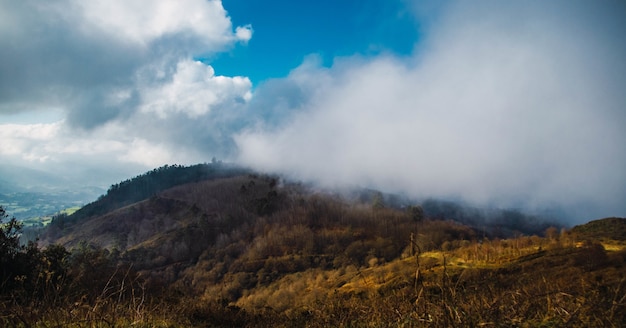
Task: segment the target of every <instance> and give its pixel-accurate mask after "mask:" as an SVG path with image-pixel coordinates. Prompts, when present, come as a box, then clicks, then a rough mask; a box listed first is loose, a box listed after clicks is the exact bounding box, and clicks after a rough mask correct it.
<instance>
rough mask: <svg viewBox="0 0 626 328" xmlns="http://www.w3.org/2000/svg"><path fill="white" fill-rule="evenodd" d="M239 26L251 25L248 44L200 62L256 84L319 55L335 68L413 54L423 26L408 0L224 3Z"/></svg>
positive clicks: (247, 0)
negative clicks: (346, 60) (340, 60)
mask: <svg viewBox="0 0 626 328" xmlns="http://www.w3.org/2000/svg"><path fill="white" fill-rule="evenodd" d="M223 5H224V8H225V9H226V10H227V11H228V13H229V16H230V17H231V19H232V22H233V26H243V25H247V24H251V25H252V28H253V30H254V34H253V36H252V39H251V40H250V42H249V43H248V44H246V45H238V46H236V47H234V48H233V49H231V50H230V51H228V52H225V53H222V54H219V55H216V56H211V57H203V56H198V57H196V58H195V59H196V60H200V61H203V62H205V63H207V64H211V65H212V66H213V67H214V69H215V72H216V74H219V75H226V76H247V77H249V78H250V79H251V80H252V82H253V84H255V85H257V84H258V83H259V82H262V81H263V80H266V79H268V78H280V77H284V76H286V75H288V74H289V72H290V71H291V70H292V69H294V68H296V67H297V66H298V65H300V64H301V63H302V62H303V60H304V58H305V57H306V56H308V55H311V54H315V55H317V56H319V58H320V59H321V64H322V65H323V66H326V67H329V66H331V65H332V64H333V61H334V59H335V58H337V57H345V56H353V55H360V56H375V55H378V54H380V53H383V52H386V53H392V54H394V55H399V56H403V55H409V54H411V53H412V51H413V48H414V45H415V44H416V42H417V41H418V39H419V25H418V22H417V21H416V20H415V18H414V15H412V13H410V12H409V11H408V9H407V7H406V2H405V1H402V0H370V1H361V0H335V1H333V0H318V1H292V0H291V1H290V0H263V1H261V0H224V1H223Z"/></svg>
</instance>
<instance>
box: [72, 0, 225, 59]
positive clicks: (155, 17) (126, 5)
mask: <svg viewBox="0 0 626 328" xmlns="http://www.w3.org/2000/svg"><path fill="white" fill-rule="evenodd" d="M72 4H73V5H74V6H76V7H78V8H80V13H79V14H80V17H79V18H80V26H82V28H83V29H84V30H85V32H86V33H100V34H104V35H110V36H112V37H113V38H114V39H117V40H124V41H127V42H130V43H133V44H139V45H144V46H147V45H149V44H150V43H152V42H154V41H155V40H158V39H159V38H163V37H168V36H172V35H175V34H186V35H194V36H201V38H197V41H200V42H201V44H202V46H203V47H211V48H215V47H221V46H224V45H225V44H227V43H229V42H231V41H232V39H233V36H232V32H231V30H232V28H231V22H230V19H229V18H228V16H227V15H226V11H225V10H224V8H223V7H222V3H221V1H215V0H210V1H207V0H159V1H153V0H124V1H110V0H95V1H80V0H73V1H72ZM64 8H65V7H64Z"/></svg>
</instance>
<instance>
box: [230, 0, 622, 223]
mask: <svg viewBox="0 0 626 328" xmlns="http://www.w3.org/2000/svg"><path fill="white" fill-rule="evenodd" d="M569 4H570V3H568V4H567V5H565V4H564V3H559V4H557V3H550V4H547V3H545V2H541V3H539V2H524V3H517V4H510V3H508V4H502V3H498V2H482V3H481V4H480V5H476V3H473V2H472V3H467V2H460V3H449V4H447V6H445V8H440V10H444V11H445V12H444V13H443V14H442V15H441V17H440V18H439V19H438V20H437V21H435V22H432V24H431V25H430V26H428V27H427V28H426V31H425V33H424V37H425V42H423V43H421V44H419V45H418V46H417V47H416V49H415V50H414V53H413V55H411V56H409V57H408V58H404V57H402V58H400V57H397V56H393V55H381V56H377V57H375V58H367V57H350V58H338V59H336V61H335V63H334V65H333V67H331V68H330V69H328V68H323V67H320V66H319V65H316V62H315V58H314V57H312V58H309V59H308V60H307V61H306V62H305V63H304V64H303V65H302V66H301V67H299V68H298V69H296V70H294V71H293V72H292V74H291V75H290V76H289V77H288V78H287V80H288V81H291V85H297V86H299V87H300V89H299V91H300V92H302V93H303V94H304V96H303V97H302V98H301V99H305V100H304V102H303V103H301V104H298V105H297V106H298V110H296V111H294V112H292V114H291V115H288V119H283V122H282V123H281V124H278V126H272V125H271V124H270V126H263V125H261V126H258V127H255V128H252V129H248V130H246V131H244V132H243V133H240V134H238V136H237V137H236V141H237V146H238V148H239V150H240V154H239V157H238V159H239V160H240V161H241V162H243V163H247V164H250V165H255V166H257V167H261V168H264V169H268V170H276V171H279V172H289V173H290V174H292V175H293V176H295V177H299V178H304V179H311V180H315V181H320V182H321V183H323V184H325V185H331V186H336V185H346V184H348V185H369V186H375V187H378V188H383V189H385V190H392V191H404V192H407V193H409V194H411V195H415V196H421V197H427V196H437V197H458V198H461V199H464V200H467V201H470V202H473V203H478V204H493V205H497V206H513V207H527V208H531V209H539V208H550V207H560V208H562V209H564V210H565V211H566V212H567V213H568V215H569V216H571V218H572V219H573V220H576V221H578V220H584V219H590V218H593V217H595V216H607V215H624V213H626V170H624V168H623V166H624V162H625V160H626V145H625V144H624V140H626V138H625V137H626V135H625V134H624V128H623V127H624V124H625V123H626V110H625V109H626V107H625V105H626V101H625V100H626V98H624V95H623V87H624V85H626V84H625V82H626V64H625V62H624V60H623V59H624V58H626V47H625V45H626V42H625V41H624V39H623V38H622V37H621V35H623V33H624V32H626V29H624V26H625V24H624V21H625V20H624V17H626V16H624V13H625V11H624V5H623V3H622V4H614V6H609V5H607V6H605V7H603V8H598V7H597V6H594V5H592V4H589V3H576V4H577V5H573V4H574V3H571V4H572V5H569ZM417 9H422V8H417ZM293 94H294V93H293V92H288V95H293ZM257 96H259V95H257ZM285 99H289V98H288V97H285ZM292 102H293V101H292Z"/></svg>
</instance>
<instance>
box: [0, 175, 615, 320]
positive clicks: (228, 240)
mask: <svg viewBox="0 0 626 328" xmlns="http://www.w3.org/2000/svg"><path fill="white" fill-rule="evenodd" d="M212 165H213V164H212ZM212 168H215V167H212ZM168 170H174V169H171V168H166V169H163V172H174V171H177V170H180V171H178V172H183V171H184V169H182V170H181V168H178V167H177V168H175V170H174V171H168ZM192 170H194V169H192ZM157 171H158V170H157ZM163 172H161V173H160V174H163ZM211 172H212V173H211V174H208V175H203V178H192V179H191V180H192V181H190V182H184V183H177V185H175V186H173V187H171V188H167V187H164V186H166V185H168V184H167V183H156V182H155V183H152V184H147V185H151V186H157V187H155V188H153V189H151V190H150V192H144V193H142V194H141V196H136V197H137V198H133V199H132V200H129V199H124V198H122V197H120V196H118V195H119V194H116V193H118V192H119V190H120V187H119V186H118V187H113V188H111V189H110V190H109V193H108V194H107V195H106V196H104V197H102V198H101V199H100V200H98V201H97V202H94V203H93V204H92V205H91V208H92V209H94V208H95V209H99V210H100V211H101V212H98V213H96V212H93V211H92V212H87V211H85V210H84V211H83V212H82V214H79V215H76V214H74V215H70V216H67V217H60V218H56V220H55V221H54V222H53V223H52V224H51V225H50V226H49V227H48V229H47V231H46V233H45V234H44V235H43V236H42V239H41V245H50V246H48V248H49V249H53V250H54V249H56V248H54V247H57V246H52V245H53V244H60V245H63V247H66V248H67V249H69V250H71V253H68V255H67V257H64V258H65V260H64V262H63V261H61V262H59V263H67V264H66V265H68V268H67V269H64V270H65V271H63V272H65V273H64V275H65V276H64V277H66V278H65V279H62V280H59V281H58V282H57V283H56V284H57V285H53V286H57V287H54V289H53V290H60V291H63V290H66V289H65V288H66V287H63V286H65V285H63V281H68V282H72V285H71V288H70V287H67V291H66V292H64V293H66V294H59V293H61V292H55V293H56V294H54V295H55V296H54V297H55V299H57V301H55V302H57V303H54V304H57V305H55V306H56V307H57V308H56V309H55V308H49V310H48V311H50V312H46V310H45V309H46V307H42V309H41V310H40V311H41V312H37V313H31V314H30V316H32V318H31V319H28V320H30V321H28V320H27V319H23V320H25V321H27V322H38V321H37V320H56V321H58V322H61V323H74V324H76V322H81V321H80V320H86V321H82V322H85V325H84V326H89V325H90V324H92V323H93V324H98V323H99V324H105V323H108V324H109V325H111V324H112V323H115V325H121V326H124V325H129V324H131V323H132V322H135V321H136V322H140V323H145V324H146V325H147V326H154V325H156V323H157V322H161V323H164V322H165V323H167V324H159V325H167V326H174V327H189V326H197V327H207V326H209V327H214V326H241V327H243V326H249V327H257V326H282V327H294V326H295V327H298V326H308V327H328V326H335V327H348V326H351V327H352V326H359V327H360V326H372V325H373V326H397V327H406V326H409V327H422V326H423V327H449V326H496V323H497V324H500V325H506V326H511V325H513V326H516V325H517V326H572V327H589V326H619V323H620V322H625V320H626V291H625V290H624V288H623V283H624V281H626V271H625V270H624V268H625V267H624V262H625V260H626V252H625V251H624V247H623V246H622V244H621V243H620V242H616V241H614V239H615V238H613V237H614V236H612V235H608V234H606V233H605V232H609V231H610V230H611V229H605V230H603V231H604V232H596V234H595V235H593V236H588V235H585V236H583V234H581V232H580V231H579V230H580V228H578V227H577V228H574V229H572V230H571V231H565V230H563V231H562V232H560V233H559V229H557V228H550V229H547V230H546V233H545V236H538V235H533V234H532V233H533V231H536V229H538V227H541V226H545V225H546V224H547V223H545V222H540V221H532V220H529V222H526V221H524V220H526V218H530V217H529V216H525V215H524V214H522V213H519V212H518V211H512V212H507V211H505V210H502V211H493V210H489V211H482V212H481V211H479V210H476V209H473V210H472V209H467V208H463V207H461V206H458V205H455V204H453V203H449V202H437V201H434V200H429V201H428V202H425V203H422V204H406V205H407V206H405V205H402V204H396V203H393V204H391V203H390V202H389V201H388V200H389V197H386V196H385V195H382V194H380V193H376V192H373V193H372V192H369V191H367V192H365V193H362V195H361V196H359V197H353V196H348V197H343V196H340V195H338V194H330V193H326V192H319V191H314V190H312V189H309V188H307V187H306V186H303V185H301V184H298V183H289V182H285V181H281V180H280V179H278V178H277V177H274V176H267V175H262V174H254V173H250V172H243V171H238V169H235V168H229V169H228V170H227V171H226V173H224V172H221V173H217V172H218V171H211ZM151 174H159V172H155V173H151ZM164 175H165V176H167V175H169V174H164ZM190 176H193V175H190ZM154 177H155V176H152V177H151V178H150V179H155V178H154ZM144 178H145V176H140V177H139V178H135V179H131V180H129V182H126V183H123V185H124V186H126V187H125V188H129V190H131V189H136V187H135V186H136V185H146V183H144V182H142V181H145V180H144ZM155 180H158V179H155ZM182 180H184V179H182ZM178 181H181V180H178ZM170 186H171V184H170ZM363 195H366V196H363ZM115 200H121V201H120V202H116V201H115ZM105 208H106V209H107V210H106V211H105V210H103V209H105ZM90 211H91V210H90ZM478 212H480V213H478ZM77 213H78V212H77ZM85 213H91V215H85ZM433 213H434V214H433ZM455 213H456V214H455ZM484 213H490V216H488V217H487V216H486V215H485V214H484ZM507 215H509V216H507ZM520 220H521V221H520ZM537 220H538V219H537ZM603 222H604V223H603V225H604V226H611V225H612V224H613V221H603ZM616 222H617V221H616ZM619 222H622V221H619ZM472 223H478V224H476V225H472ZM489 224H492V225H489ZM590 224H591V225H594V224H595V223H590ZM527 227H530V228H529V230H525V231H524V229H526V228H527ZM520 230H522V231H520ZM503 231H504V232H503ZM506 231H515V234H514V235H513V234H507V233H506ZM594 231H596V230H594ZM583 240H584V241H585V242H584V243H579V242H580V241H583ZM61 254H62V253H61ZM61 257H63V256H61ZM48 261H49V260H48ZM46 263H48V262H46ZM52 263H53V262H52ZM62 267H63V266H62ZM81 270H82V271H81ZM48 271H50V269H48ZM50 272H57V271H50ZM571 277H576V279H571ZM24 288H25V287H24ZM118 290H119V292H118ZM43 295H44V296H46V295H49V294H43ZM58 300H65V301H64V302H67V303H63V302H61V303H58V302H60V301H58ZM7 304H8V303H7ZM29 304H31V305H32V303H29ZM63 304H68V305H63ZM69 304H73V305H71V306H72V307H74V306H75V304H81V306H84V307H79V309H82V310H76V311H75V312H68V314H66V315H63V316H60V317H59V314H58V313H60V312H59V311H58V307H63V306H70V305H69ZM144 304H145V306H144ZM96 305H97V306H96ZM18 310H19V308H18V309H17V310H16V309H15V308H12V307H8V308H7V307H5V308H4V310H3V311H4V312H3V313H5V316H4V318H5V319H0V320H9V319H11V318H14V319H15V320H18V321H19V320H22V319H18V318H19V317H17V316H16V315H15V313H20V312H19V311H18ZM7 311H8V312H7ZM6 313H8V314H6ZM53 313H56V314H54V315H53ZM72 313H73V314H72ZM24 318H25V317H24ZM29 318H30V317H29ZM42 318H43V319H42ZM46 318H47V319H46ZM85 318H87V319H85ZM11 320H13V319H11ZM18 321H15V322H18ZM5 322H13V321H5ZM78 326H81V325H80V324H78Z"/></svg>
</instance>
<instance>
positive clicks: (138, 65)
mask: <svg viewBox="0 0 626 328" xmlns="http://www.w3.org/2000/svg"><path fill="white" fill-rule="evenodd" d="M252 34H253V29H252V26H250V25H245V26H238V27H233V26H232V24H231V20H230V17H229V16H228V14H227V12H226V11H225V10H224V8H223V6H222V3H221V1H215V0H211V1H206V0H156V1H152V0H150V1H147V0H114V1H99V0H98V1H78V0H58V1H53V2H45V1H44V2H42V1H31V0H26V1H0V49H3V51H1V52H0V72H2V74H0V119H3V118H7V117H17V116H19V117H21V118H22V119H21V120H20V124H15V123H12V124H6V123H4V124H3V123H2V122H0V131H2V132H0V133H1V134H2V139H1V140H0V144H1V147H0V154H1V155H2V157H3V161H4V162H11V163H15V164H16V165H22V166H33V167H34V166H36V167H37V168H38V169H46V170H52V171H55V170H57V169H58V168H59V167H62V166H63V165H66V166H75V167H78V166H81V165H83V166H87V167H90V168H96V167H98V166H99V167H100V169H102V166H103V163H108V164H107V166H108V165H110V167H117V168H116V170H118V171H121V172H125V173H121V174H117V175H115V176H116V177H117V176H122V177H123V178H127V177H128V176H123V174H127V175H129V174H130V173H128V172H129V171H130V172H133V173H134V174H136V173H140V172H141V171H143V170H145V169H146V168H152V167H155V166H159V165H163V164H166V163H180V164H189V163H195V162H202V161H206V160H207V158H211V156H219V155H221V154H225V153H227V150H226V149H227V147H230V146H232V141H229V136H230V134H229V132H227V131H226V129H231V128H234V127H237V123H236V121H237V118H239V117H241V116H242V111H243V107H244V105H245V103H246V102H247V101H249V100H250V97H251V88H252V85H251V82H250V81H249V79H247V78H245V77H229V76H220V75H216V74H215V72H214V69H213V67H211V66H209V65H205V64H202V63H199V62H195V61H193V60H192V58H194V57H196V56H202V57H206V58H209V57H210V56H212V55H214V54H216V53H218V52H223V51H228V50H229V49H231V48H233V47H235V46H237V45H238V44H245V43H247V42H248V41H249V40H250V39H251V37H252ZM51 112H54V113H55V115H53V116H54V117H55V118H56V119H55V120H52V122H51V120H50V119H49V118H47V119H45V121H43V118H44V117H49V115H44V114H43V113H51ZM26 117H30V121H29V120H24V118H26ZM38 118H41V119H42V121H38ZM43 135H45V137H41V136H43ZM229 142H230V143H229ZM120 167H121V169H120ZM128 168H130V169H128ZM75 171H78V170H75ZM57 172H58V171H57ZM105 175H106V174H103V176H105ZM77 179H79V178H78V177H77ZM112 182H116V181H115V180H113V181H111V180H108V179H104V178H103V180H102V181H99V182H96V183H97V184H98V185H102V184H104V185H106V184H109V183H112Z"/></svg>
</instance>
